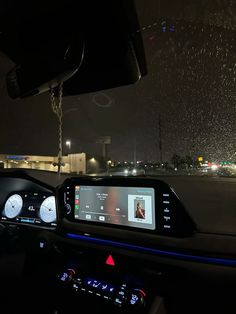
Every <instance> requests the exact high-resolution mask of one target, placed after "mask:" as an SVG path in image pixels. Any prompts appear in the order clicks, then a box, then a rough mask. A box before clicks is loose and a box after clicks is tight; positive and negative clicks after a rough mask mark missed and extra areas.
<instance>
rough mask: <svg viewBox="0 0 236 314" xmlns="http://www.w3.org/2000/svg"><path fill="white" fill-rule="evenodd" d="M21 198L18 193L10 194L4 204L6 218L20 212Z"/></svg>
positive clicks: (13, 216)
mask: <svg viewBox="0 0 236 314" xmlns="http://www.w3.org/2000/svg"><path fill="white" fill-rule="evenodd" d="M22 206H23V199H22V197H21V196H20V195H19V194H13V195H11V196H10V197H9V198H8V199H7V201H6V203H5V206H4V211H5V215H6V217H7V218H15V217H16V216H18V215H19V214H20V212H21V209H22Z"/></svg>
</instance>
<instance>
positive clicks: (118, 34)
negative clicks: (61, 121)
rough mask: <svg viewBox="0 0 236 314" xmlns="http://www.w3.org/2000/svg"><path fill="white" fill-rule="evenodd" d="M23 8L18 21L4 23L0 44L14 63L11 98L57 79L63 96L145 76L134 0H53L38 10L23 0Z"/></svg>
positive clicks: (37, 90)
mask: <svg viewBox="0 0 236 314" xmlns="http://www.w3.org/2000/svg"><path fill="white" fill-rule="evenodd" d="M24 5H25V7H24ZM22 6H23V8H22V12H17V15H18V18H19V21H20V22H19V21H18V23H16V24H15V25H14V24H12V23H11V24H9V25H8V26H7V27H8V28H10V32H8V28H6V32H5V33H4V34H5V41H3V44H2V47H0V48H2V50H3V52H4V53H5V54H6V55H8V56H9V57H10V58H11V59H12V60H13V62H14V63H15V64H16V66H15V67H14V68H13V69H12V70H11V71H10V72H9V73H8V74H7V77H6V81H7V88H8V94H9V95H10V97H12V98H17V97H27V96H30V95H35V94H38V93H41V92H44V91H46V90H48V89H49V88H50V87H54V86H56V85H58V83H59V82H61V81H66V82H65V84H64V95H78V94H82V93H87V92H95V91H99V90H104V89H107V88H113V87H118V86H122V85H128V84H132V83H135V82H136V81H137V80H139V79H140V78H141V76H143V75H145V74H146V72H147V69H146V61H145V54H144V48H143V43H142V37H141V33H140V31H139V23H138V19H137V14H136V10H135V6H134V3H133V0H120V1H106V0H100V1H92V0H86V1H84V2H81V3H80V5H79V10H78V8H77V6H78V4H77V3H76V1H72V0H67V1H61V2H60V4H59V3H58V1H54V0H52V1H50V2H49V5H48V6H47V7H43V8H42V7H41V8H40V10H39V9H38V8H37V10H39V11H37V10H36V11H35V7H34V6H32V7H30V8H29V7H28V2H27V3H26V2H25V1H23V2H21V6H20V7H19V6H18V9H19V10H20V9H21V7H22ZM11 9H12V8H11ZM26 9H27V10H28V13H27V14H25V11H24V10H26ZM21 13H22V15H21ZM9 14H12V11H10V12H9ZM5 16H6V15H5ZM6 21H7V19H6ZM78 70H79V71H78Z"/></svg>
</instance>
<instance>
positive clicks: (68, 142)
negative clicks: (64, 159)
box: [66, 140, 71, 154]
mask: <svg viewBox="0 0 236 314" xmlns="http://www.w3.org/2000/svg"><path fill="white" fill-rule="evenodd" d="M66 146H67V147H68V154H69V153H70V147H71V141H70V140H67V141H66Z"/></svg>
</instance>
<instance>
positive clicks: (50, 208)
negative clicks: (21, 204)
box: [39, 196, 57, 223]
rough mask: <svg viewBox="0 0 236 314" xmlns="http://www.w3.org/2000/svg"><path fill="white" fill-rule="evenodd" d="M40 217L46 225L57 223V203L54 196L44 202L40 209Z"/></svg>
mask: <svg viewBox="0 0 236 314" xmlns="http://www.w3.org/2000/svg"><path fill="white" fill-rule="evenodd" d="M39 215H40V218H41V219H42V220H43V221H44V222H46V223H50V222H53V221H56V218H57V214H56V201H55V197H54V196H49V197H47V198H46V199H45V200H44V201H43V202H42V204H41V206H40V209H39Z"/></svg>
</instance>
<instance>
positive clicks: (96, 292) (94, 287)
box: [58, 268, 146, 310]
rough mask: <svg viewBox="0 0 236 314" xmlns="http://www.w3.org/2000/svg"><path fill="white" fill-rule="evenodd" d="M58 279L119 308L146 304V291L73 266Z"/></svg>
mask: <svg viewBox="0 0 236 314" xmlns="http://www.w3.org/2000/svg"><path fill="white" fill-rule="evenodd" d="M58 280H59V281H60V283H61V284H62V285H64V286H66V287H67V288H69V289H71V290H72V291H74V292H75V293H77V294H86V295H87V296H91V297H93V298H100V299H102V300H103V301H105V302H109V303H112V304H114V306H116V307H119V308H127V309H128V308H130V309H132V308H133V309H135V310H136V309H137V308H140V307H144V306H145V300H146V293H145V291H144V290H143V289H141V288H139V287H133V286H131V285H130V284H128V283H126V282H123V283H117V282H116V283H113V282H110V281H107V280H103V279H100V278H95V277H90V276H87V275H84V274H83V275H82V274H80V273H79V272H78V271H76V270H74V269H72V268H68V269H66V270H65V271H64V272H62V273H61V274H60V275H59V276H58Z"/></svg>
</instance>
